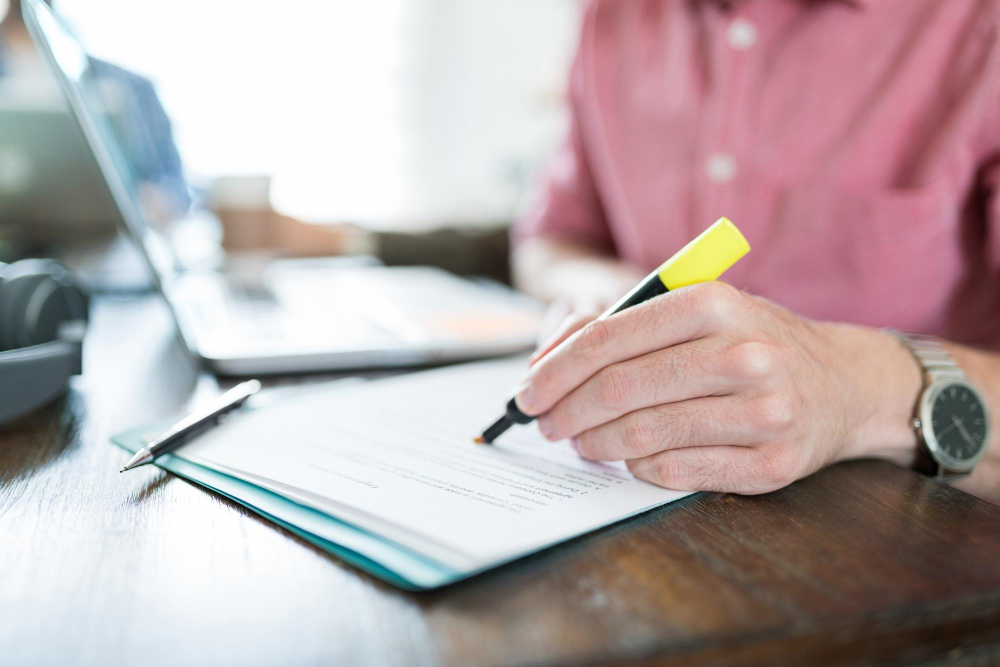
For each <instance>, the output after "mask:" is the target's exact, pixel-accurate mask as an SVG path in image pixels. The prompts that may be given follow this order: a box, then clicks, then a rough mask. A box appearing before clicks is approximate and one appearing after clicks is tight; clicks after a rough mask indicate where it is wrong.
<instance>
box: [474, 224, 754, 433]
mask: <svg viewBox="0 0 1000 667" xmlns="http://www.w3.org/2000/svg"><path fill="white" fill-rule="evenodd" d="M748 252H750V244H749V243H747V240H746V239H745V238H744V237H743V234H741V233H740V230H738V229H736V225H734V224H733V223H732V222H730V221H729V219H728V218H719V219H718V220H716V221H715V222H714V223H713V224H712V226H711V227H709V228H708V229H706V230H705V231H703V232H702V233H701V234H699V235H698V236H697V237H696V238H695V239H694V240H693V241H691V242H690V243H688V244H687V245H686V246H684V247H683V248H681V249H680V250H679V251H677V254H675V255H674V256H673V257H671V258H670V259H668V260H667V261H665V262H664V263H663V264H661V265H660V267H659V268H658V269H656V270H655V271H653V272H652V273H650V274H649V275H648V276H646V279H645V280H643V281H642V282H641V283H639V284H638V285H636V286H635V287H634V288H633V289H632V291H631V292H629V293H628V294H626V295H625V296H623V297H622V298H621V300H620V301H619V302H618V303H616V304H615V305H613V306H611V308H609V309H608V310H606V311H604V313H603V314H602V315H601V316H600V317H598V318H597V319H599V320H603V319H605V318H607V317H611V316H612V315H614V314H615V313H618V312H621V311H623V310H625V309H626V308H631V307H632V306H635V305H638V304H640V303H643V302H644V301H648V300H650V299H652V298H653V297H655V296H659V295H661V294H665V293H666V292H668V291H670V290H672V289H677V288H678V287H684V286H685V285H693V284H695V283H703V282H707V281H709V280H715V279H716V278H718V277H719V276H721V275H722V274H723V273H725V272H726V270H727V269H728V268H729V267H731V266H732V265H733V264H735V263H736V262H737V261H738V260H739V259H740V257H743V255H745V254H747V253H748ZM534 419H535V417H534V416H532V415H526V414H524V413H523V412H521V409H520V408H518V407H517V403H516V402H515V401H514V399H513V398H512V399H510V400H509V401H507V409H506V410H505V412H504V414H503V415H502V416H501V417H500V419H498V420H496V422H494V423H493V424H492V425H491V426H490V427H489V428H488V429H486V430H485V431H483V434H482V435H480V436H479V437H477V438H476V439H475V441H476V442H477V443H479V444H490V443H492V442H493V441H494V440H496V438H497V437H498V436H500V434H502V433H503V432H504V431H506V430H507V429H509V428H510V427H511V426H513V425H514V424H529V423H531V422H532V421H533V420H534Z"/></svg>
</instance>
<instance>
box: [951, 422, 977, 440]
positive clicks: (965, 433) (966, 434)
mask: <svg viewBox="0 0 1000 667" xmlns="http://www.w3.org/2000/svg"><path fill="white" fill-rule="evenodd" d="M951 418H952V419H954V420H955V426H957V427H958V430H959V431H961V433H962V437H963V438H965V441H966V442H967V443H969V446H970V447H976V443H975V442H973V441H972V436H971V435H970V434H969V432H968V431H967V430H966V429H965V424H963V423H962V420H961V419H955V415H952V416H951Z"/></svg>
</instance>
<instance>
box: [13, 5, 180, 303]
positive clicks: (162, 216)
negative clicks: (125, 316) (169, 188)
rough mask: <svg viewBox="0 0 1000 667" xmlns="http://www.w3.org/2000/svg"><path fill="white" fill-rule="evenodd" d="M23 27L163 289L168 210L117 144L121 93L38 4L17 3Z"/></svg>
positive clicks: (168, 263) (168, 254)
mask: <svg viewBox="0 0 1000 667" xmlns="http://www.w3.org/2000/svg"><path fill="white" fill-rule="evenodd" d="M22 9H23V11H24V18H25V23H26V24H27V26H28V30H29V32H30V33H31V36H32V38H33V39H34V40H35V43H36V44H37V45H38V48H39V50H40V51H41V52H42V54H43V55H44V57H45V60H46V61H47V62H48V63H49V65H50V67H51V68H52V70H53V73H54V74H55V76H56V78H57V79H58V80H59V82H60V84H61V85H62V88H63V91H64V93H65V94H66V97H67V99H68V100H69V103H70V108H71V109H72V111H73V115H74V116H75V118H76V120H77V122H78V123H79V125H80V128H81V129H82V130H83V134H84V136H85V137H86V140H87V144H88V145H89V146H90V149H91V150H92V151H93V153H94V157H95V158H96V159H97V164H98V165H99V166H100V169H101V173H102V174H103V176H104V178H105V180H106V181H107V183H108V187H109V189H110V190H111V194H112V195H113V197H114V201H115V204H116V206H117V207H118V209H119V210H120V212H121V216H122V219H123V220H124V221H125V225H126V228H127V231H128V233H129V235H130V236H131V237H132V238H133V240H134V241H135V242H136V244H137V245H138V247H139V249H140V251H141V252H142V254H143V256H144V257H145V259H146V262H147V263H148V264H149V268H150V270H151V271H152V274H153V278H154V281H155V282H156V284H157V287H158V288H159V289H160V290H161V292H164V293H166V292H167V291H169V288H170V285H171V283H172V282H173V278H174V276H175V274H176V272H177V268H178V267H177V260H176V257H175V255H174V253H173V250H172V249H171V247H170V244H169V241H168V239H167V238H166V235H165V233H164V230H165V229H166V227H167V225H168V224H169V222H170V218H171V216H172V215H173V212H172V211H171V210H170V207H168V206H165V205H163V197H161V196H158V194H157V192H156V188H155V185H153V184H151V183H147V182H144V181H143V180H142V179H141V178H140V177H139V176H138V175H137V171H136V169H134V168H133V165H132V164H131V163H130V162H129V158H128V153H127V151H126V150H124V149H123V146H122V142H121V140H120V136H119V133H120V130H119V129H118V128H120V127H121V118H120V117H117V115H118V114H119V112H120V111H121V107H122V104H121V103H120V100H121V99H122V98H121V92H122V91H120V90H116V88H115V82H114V80H113V79H109V77H106V76H101V74H100V72H98V71H97V68H96V67H95V64H96V61H94V60H93V59H91V58H90V57H89V56H88V55H87V52H86V51H85V50H84V48H83V46H82V45H81V44H80V42H79V41H78V40H77V39H76V37H75V36H74V35H73V34H72V33H71V32H70V31H69V30H68V29H67V28H66V26H65V25H64V24H63V22H62V20H61V19H60V18H59V17H57V16H56V15H55V14H54V13H53V12H52V10H51V9H50V8H49V7H48V5H46V4H45V3H44V2H41V0H25V2H23V3H22Z"/></svg>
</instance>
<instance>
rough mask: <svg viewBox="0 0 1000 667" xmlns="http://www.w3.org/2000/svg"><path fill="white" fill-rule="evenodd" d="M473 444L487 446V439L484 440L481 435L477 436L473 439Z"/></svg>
mask: <svg viewBox="0 0 1000 667" xmlns="http://www.w3.org/2000/svg"><path fill="white" fill-rule="evenodd" d="M472 442H474V443H476V444H477V445H485V444H486V438H484V437H483V436H481V435H477V436H476V437H475V438H473V439H472Z"/></svg>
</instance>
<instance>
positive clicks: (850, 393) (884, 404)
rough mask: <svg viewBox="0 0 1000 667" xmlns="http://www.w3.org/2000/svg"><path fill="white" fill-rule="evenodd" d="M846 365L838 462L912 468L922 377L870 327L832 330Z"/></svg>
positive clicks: (888, 338) (896, 344)
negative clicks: (883, 463) (872, 461)
mask: <svg viewBox="0 0 1000 667" xmlns="http://www.w3.org/2000/svg"><path fill="white" fill-rule="evenodd" d="M831 326H832V327H833V330H832V332H831V335H833V336H834V337H836V338H837V339H838V341H839V344H838V345H836V346H835V347H834V349H837V350H838V355H839V357H838V358H839V361H840V362H846V364H845V366H846V369H847V373H848V376H849V377H848V378H847V379H846V381H845V387H844V388H843V389H842V391H844V393H845V395H844V401H845V403H846V408H847V413H848V419H847V423H848V427H847V429H846V435H847V437H846V441H845V442H844V443H843V447H842V449H841V451H840V455H839V456H838V457H837V458H838V460H846V459H858V458H879V459H885V460H888V461H892V462H894V463H896V464H898V465H901V466H905V467H911V466H913V465H914V463H915V461H916V457H917V452H918V449H917V448H918V447H919V441H918V439H917V431H916V429H915V428H914V426H913V416H914V410H915V408H916V405H917V401H918V400H919V398H920V392H921V391H922V390H923V386H924V380H923V371H922V369H921V368H920V365H919V364H918V363H917V361H916V359H914V358H913V355H912V354H911V353H910V352H909V350H907V349H906V348H905V347H904V346H903V344H902V343H901V342H900V341H898V340H897V339H896V338H895V337H894V336H892V335H891V334H888V333H885V332H882V331H879V330H877V329H872V328H867V327H856V326H848V325H831Z"/></svg>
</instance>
